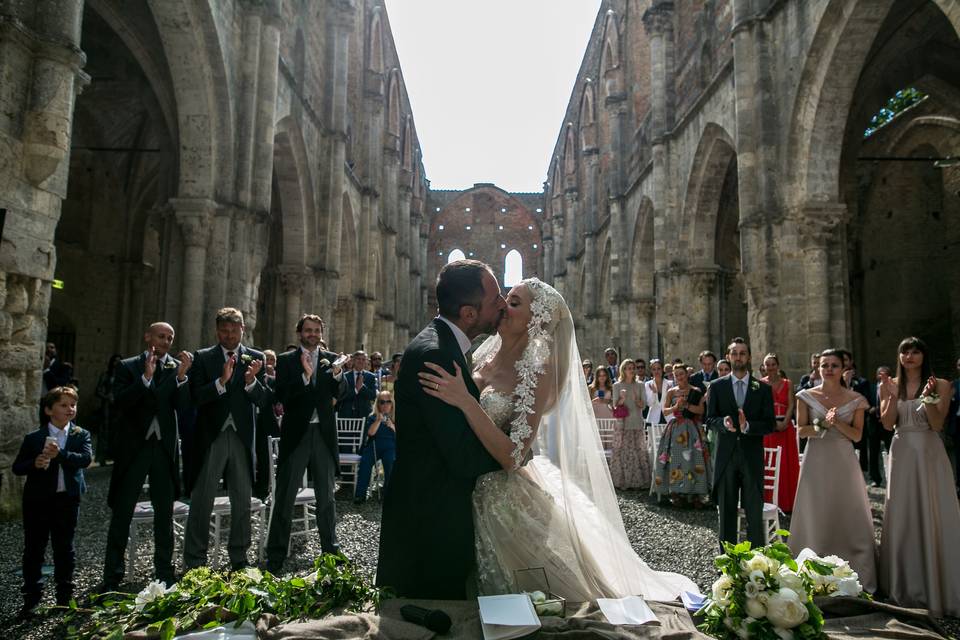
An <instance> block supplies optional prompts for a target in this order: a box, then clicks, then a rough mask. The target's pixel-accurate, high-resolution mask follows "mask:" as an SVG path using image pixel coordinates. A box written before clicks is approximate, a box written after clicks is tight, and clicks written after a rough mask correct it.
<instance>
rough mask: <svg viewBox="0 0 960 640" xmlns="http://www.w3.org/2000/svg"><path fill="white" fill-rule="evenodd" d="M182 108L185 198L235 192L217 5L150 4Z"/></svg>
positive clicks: (202, 1)
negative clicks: (223, 107) (225, 106)
mask: <svg viewBox="0 0 960 640" xmlns="http://www.w3.org/2000/svg"><path fill="white" fill-rule="evenodd" d="M149 7H150V10H151V12H152V13H153V17H154V20H155V22H156V25H157V30H158V32H159V34H160V40H161V42H162V43H163V50H164V52H165V54H166V59H167V63H168V65H169V67H170V76H171V78H172V79H173V88H174V94H175V96H176V102H177V122H178V133H179V149H180V171H179V175H180V179H179V188H178V193H177V195H178V196H179V197H181V198H190V197H197V198H210V199H215V197H216V196H217V195H218V194H229V193H231V192H232V190H233V188H232V185H233V179H234V169H233V162H234V159H233V152H232V151H233V143H232V141H233V139H234V137H233V121H232V111H231V110H230V109H222V108H220V107H219V106H218V105H230V104H233V100H232V96H231V95H230V90H229V83H228V72H227V65H226V61H225V56H224V51H223V47H222V43H221V42H220V36H221V34H220V32H219V31H218V29H217V22H216V18H215V13H216V12H218V11H219V10H218V9H216V8H215V7H214V6H212V2H211V0H169V1H166V2H149Z"/></svg>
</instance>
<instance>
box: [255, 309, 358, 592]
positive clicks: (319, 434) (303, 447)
mask: <svg viewBox="0 0 960 640" xmlns="http://www.w3.org/2000/svg"><path fill="white" fill-rule="evenodd" d="M297 336H299V338H300V347H299V348H298V349H296V350H295V351H288V352H287V353H284V354H282V355H280V356H278V357H277V379H276V399H277V401H278V402H280V403H281V404H283V428H282V429H281V431H280V452H279V455H278V457H277V481H276V495H275V503H274V506H273V514H272V517H271V521H270V536H269V538H268V539H267V570H268V571H270V573H272V574H274V575H279V574H280V572H281V571H282V569H283V561H284V559H285V558H286V557H287V550H288V548H289V545H290V525H291V520H292V517H293V503H294V500H295V499H296V497H297V490H298V489H299V488H300V481H301V479H302V478H303V471H304V469H306V468H307V467H308V466H309V467H310V475H311V477H312V478H313V483H314V487H313V490H314V496H315V500H316V517H317V532H318V533H319V535H320V549H321V550H322V551H323V552H324V553H337V551H339V547H338V545H337V532H336V521H337V512H336V507H335V504H336V503H335V502H334V499H333V492H334V489H335V485H334V478H335V476H336V475H337V474H338V472H339V470H340V464H339V454H338V451H337V423H336V419H335V417H334V415H333V399H334V398H336V396H337V387H338V385H339V384H340V375H341V372H340V368H339V367H335V366H334V365H333V363H334V362H335V361H336V360H337V354H335V353H330V352H329V351H324V350H323V349H321V348H320V341H321V340H322V339H323V321H322V320H321V319H320V316H318V315H314V314H308V315H305V316H303V317H302V318H300V321H299V322H298V323H297Z"/></svg>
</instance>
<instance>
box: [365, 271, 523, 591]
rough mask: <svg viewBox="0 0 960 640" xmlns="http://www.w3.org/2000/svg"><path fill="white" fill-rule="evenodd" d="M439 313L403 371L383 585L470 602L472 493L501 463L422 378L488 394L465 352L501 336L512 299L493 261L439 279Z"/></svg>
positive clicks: (385, 522) (386, 511)
mask: <svg viewBox="0 0 960 640" xmlns="http://www.w3.org/2000/svg"><path fill="white" fill-rule="evenodd" d="M437 305H438V306H439V308H440V315H439V317H437V318H434V319H433V322H431V323H430V324H429V325H427V327H426V328H424V329H423V331H421V332H420V334H419V335H418V336H417V337H416V338H414V339H413V342H411V343H410V345H409V346H408V347H407V350H406V351H405V352H404V354H403V359H402V362H403V364H402V365H401V367H400V373H399V375H398V377H397V381H396V386H395V393H396V407H397V409H396V411H397V420H396V422H397V462H396V466H395V467H394V470H393V475H392V477H391V479H390V484H389V485H388V487H387V490H386V494H385V496H384V501H383V518H382V524H381V529H380V557H379V561H378V563H377V584H378V585H379V586H381V587H392V588H393V589H394V590H395V591H396V593H397V595H399V596H402V597H407V598H429V599H436V600H463V599H465V598H466V594H467V580H468V579H470V578H471V574H472V573H473V571H474V562H475V560H474V554H475V546H474V536H473V513H472V503H471V494H472V493H473V486H474V483H475V482H476V479H477V477H478V476H480V475H483V474H484V473H488V472H490V471H496V470H498V469H500V465H499V464H498V463H497V462H496V461H495V460H494V459H493V457H491V456H490V454H489V453H487V451H486V449H484V448H483V445H482V444H481V443H480V441H479V440H478V439H477V437H476V436H475V435H474V434H473V431H471V429H470V426H469V425H468V424H467V420H466V418H465V417H464V415H463V413H462V412H461V411H460V410H459V409H456V408H455V407H453V406H451V405H448V404H446V403H444V402H443V401H441V400H439V399H437V398H433V397H430V396H428V395H427V394H426V393H424V392H423V389H422V387H421V386H420V382H419V379H418V377H417V374H418V373H419V372H421V371H428V369H425V367H424V363H425V362H433V363H436V364H439V365H441V366H442V367H444V368H445V369H446V370H447V371H448V372H450V373H454V368H453V365H454V363H456V364H457V365H459V366H460V372H461V375H463V376H464V378H465V380H466V384H467V388H468V389H469V390H470V393H472V394H473V396H474V397H475V398H478V399H479V396H480V394H479V392H478V391H477V387H476V385H475V384H474V382H473V379H472V378H471V376H470V367H469V366H468V363H467V360H466V358H465V357H464V356H465V354H466V352H467V351H468V350H469V349H470V342H471V340H472V339H473V338H475V337H477V336H479V335H481V334H486V333H492V332H493V331H495V330H496V328H497V325H498V324H499V323H500V318H501V317H502V314H503V310H504V308H505V307H506V302H505V301H504V299H503V296H501V295H500V285H499V284H498V283H497V278H496V277H495V276H494V275H493V271H491V269H490V267H488V266H487V265H485V264H483V263H482V262H478V261H476V260H458V261H455V262H451V263H449V264H447V265H446V266H445V267H443V269H441V270H440V275H439V276H438V278H437Z"/></svg>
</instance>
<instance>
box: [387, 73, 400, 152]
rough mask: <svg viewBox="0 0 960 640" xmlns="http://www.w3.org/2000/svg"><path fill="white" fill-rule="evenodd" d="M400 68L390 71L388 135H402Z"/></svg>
mask: <svg viewBox="0 0 960 640" xmlns="http://www.w3.org/2000/svg"><path fill="white" fill-rule="evenodd" d="M401 106H402V105H401V103H400V70H399V69H396V68H395V69H393V70H391V71H390V86H389V89H388V90H387V135H388V136H392V137H393V138H394V139H398V138H399V137H400V108H401Z"/></svg>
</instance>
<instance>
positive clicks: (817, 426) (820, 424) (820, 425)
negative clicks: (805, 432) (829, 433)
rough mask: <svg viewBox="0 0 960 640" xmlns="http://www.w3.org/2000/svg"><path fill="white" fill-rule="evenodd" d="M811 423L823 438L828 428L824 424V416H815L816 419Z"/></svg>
mask: <svg viewBox="0 0 960 640" xmlns="http://www.w3.org/2000/svg"><path fill="white" fill-rule="evenodd" d="M810 424H812V425H813V430H814V432H815V433H816V434H817V435H818V436H820V437H821V438H822V437H823V432H824V431H826V430H827V427H826V426H824V424H825V423H824V421H823V418H814V419H813V420H812V421H811V422H810Z"/></svg>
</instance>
